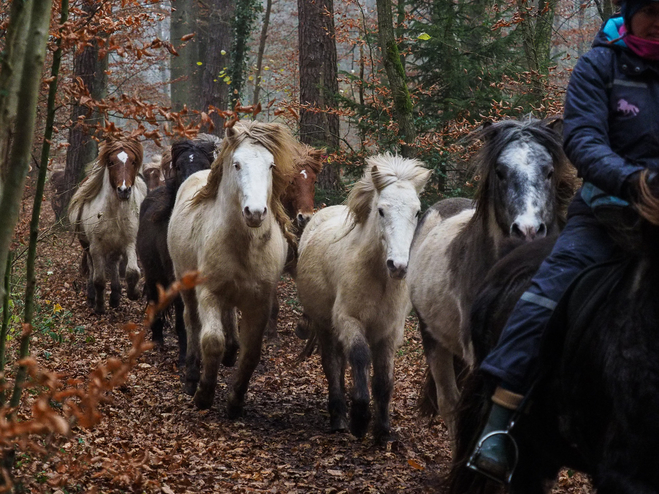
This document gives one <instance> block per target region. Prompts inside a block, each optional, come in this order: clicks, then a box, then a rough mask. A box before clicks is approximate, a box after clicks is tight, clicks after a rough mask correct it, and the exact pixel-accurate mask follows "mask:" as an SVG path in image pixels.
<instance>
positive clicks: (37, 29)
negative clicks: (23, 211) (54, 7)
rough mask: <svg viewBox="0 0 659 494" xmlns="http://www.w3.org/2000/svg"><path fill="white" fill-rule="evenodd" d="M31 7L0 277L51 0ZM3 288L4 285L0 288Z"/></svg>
mask: <svg viewBox="0 0 659 494" xmlns="http://www.w3.org/2000/svg"><path fill="white" fill-rule="evenodd" d="M28 5H29V7H31V10H32V14H31V16H30V24H29V30H28V36H27V44H26V47H25V59H24V62H23V71H22V74H21V80H20V90H19V92H18V100H19V101H20V104H21V112H20V113H19V114H17V115H16V124H15V127H14V139H13V141H12V143H11V150H10V154H9V163H8V164H9V166H8V169H7V181H6V183H5V187H4V191H3V194H2V199H0V211H2V215H0V263H1V264H2V265H1V266H0V279H4V275H5V270H6V262H7V253H8V251H9V244H10V242H11V238H12V235H13V231H14V227H15V226H16V221H17V220H18V210H19V206H20V201H21V196H22V195H23V189H24V186H25V177H26V176H27V171H28V168H29V161H30V154H31V151H32V139H33V137H34V124H35V120H36V108H37V97H38V95H39V83H40V82H41V71H42V70H43V63H44V59H45V56H46V41H47V39H48V28H49V25H50V9H51V2H50V1H49V0H40V1H37V2H34V4H31V5H30V4H28ZM2 291H4V288H3V289H2Z"/></svg>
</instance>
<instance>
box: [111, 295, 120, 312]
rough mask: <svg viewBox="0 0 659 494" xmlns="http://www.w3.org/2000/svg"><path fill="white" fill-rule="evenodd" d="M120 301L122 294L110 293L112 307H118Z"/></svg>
mask: <svg viewBox="0 0 659 494" xmlns="http://www.w3.org/2000/svg"><path fill="white" fill-rule="evenodd" d="M119 302H121V294H119V295H116V296H115V295H114V294H111V295H110V307H112V308H113V309H116V308H117V307H119Z"/></svg>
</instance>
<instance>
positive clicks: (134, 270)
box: [126, 243, 140, 300]
mask: <svg viewBox="0 0 659 494" xmlns="http://www.w3.org/2000/svg"><path fill="white" fill-rule="evenodd" d="M126 256H127V259H126V295H127V296H128V298H129V299H130V300H138V299H139V298H140V292H139V290H138V289H137V283H138V282H139V281H140V268H139V266H138V265H137V253H136V251H135V243H132V244H130V245H129V246H128V249H127V250H126Z"/></svg>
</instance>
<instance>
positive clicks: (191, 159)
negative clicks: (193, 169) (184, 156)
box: [190, 154, 194, 163]
mask: <svg viewBox="0 0 659 494" xmlns="http://www.w3.org/2000/svg"><path fill="white" fill-rule="evenodd" d="M193 161H194V154H191V155H190V163H192V162H193Z"/></svg>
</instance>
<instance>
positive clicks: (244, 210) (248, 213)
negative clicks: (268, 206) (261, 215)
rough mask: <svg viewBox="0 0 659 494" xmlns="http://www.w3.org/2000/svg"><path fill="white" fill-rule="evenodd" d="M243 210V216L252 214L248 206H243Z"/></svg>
mask: <svg viewBox="0 0 659 494" xmlns="http://www.w3.org/2000/svg"><path fill="white" fill-rule="evenodd" d="M243 212H244V213H245V216H248V217H249V216H251V215H252V213H251V211H250V210H249V207H247V206H245V209H243Z"/></svg>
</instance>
